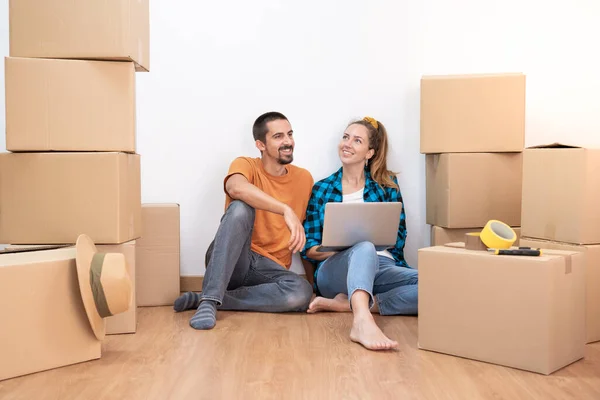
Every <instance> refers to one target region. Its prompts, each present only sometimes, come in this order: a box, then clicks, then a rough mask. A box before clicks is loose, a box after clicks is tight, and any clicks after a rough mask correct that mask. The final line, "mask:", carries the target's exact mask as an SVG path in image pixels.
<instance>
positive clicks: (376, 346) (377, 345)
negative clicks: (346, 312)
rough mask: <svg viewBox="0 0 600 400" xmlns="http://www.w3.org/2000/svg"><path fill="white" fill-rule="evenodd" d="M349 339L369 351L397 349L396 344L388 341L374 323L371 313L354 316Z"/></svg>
mask: <svg viewBox="0 0 600 400" xmlns="http://www.w3.org/2000/svg"><path fill="white" fill-rule="evenodd" d="M350 339H352V341H353V342H356V343H360V344H362V345H363V346H364V347H366V348H367V349H369V350H391V349H397V348H398V342H396V341H394V340H391V339H389V338H388V337H387V336H385V335H384V334H383V332H382V331H381V329H379V327H378V326H377V324H376V323H375V320H374V319H373V316H372V315H371V313H365V314H364V315H360V316H359V315H355V316H354V322H353V323H352V329H351V330H350Z"/></svg>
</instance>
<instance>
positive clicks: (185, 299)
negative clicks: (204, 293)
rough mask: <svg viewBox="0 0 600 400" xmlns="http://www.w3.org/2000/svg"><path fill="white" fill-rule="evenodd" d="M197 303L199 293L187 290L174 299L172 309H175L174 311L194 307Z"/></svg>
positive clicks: (198, 301) (196, 306) (198, 302)
mask: <svg viewBox="0 0 600 400" xmlns="http://www.w3.org/2000/svg"><path fill="white" fill-rule="evenodd" d="M199 305H200V293H194V292H187V293H184V294H182V295H181V296H179V298H178V299H177V300H175V304H174V305H173V309H175V312H181V311H186V310H193V309H196V308H198V306H199Z"/></svg>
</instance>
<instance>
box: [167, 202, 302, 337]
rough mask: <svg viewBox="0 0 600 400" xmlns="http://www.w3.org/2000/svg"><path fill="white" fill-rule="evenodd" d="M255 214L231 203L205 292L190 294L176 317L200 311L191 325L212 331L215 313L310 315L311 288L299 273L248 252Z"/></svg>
mask: <svg viewBox="0 0 600 400" xmlns="http://www.w3.org/2000/svg"><path fill="white" fill-rule="evenodd" d="M254 217H255V210H254V208H252V207H250V206H249V205H247V204H246V203H244V202H242V201H239V200H236V201H233V202H232V203H231V204H230V205H229V207H228V208H227V211H226V212H225V214H224V215H223V217H222V218H221V224H220V225H219V229H218V230H217V234H216V235H215V239H214V241H213V243H212V244H211V247H212V249H211V248H209V250H208V252H207V260H208V262H207V267H206V273H205V275H204V282H203V284H202V293H193V292H187V293H185V294H183V295H181V296H180V297H179V298H178V299H177V300H176V301H175V304H174V309H175V311H177V312H180V311H185V310H190V309H194V308H195V309H197V311H196V313H195V314H194V316H193V317H192V318H191V320H190V325H191V326H192V327H193V328H195V329H211V328H213V327H214V326H215V324H216V314H217V312H216V310H217V309H219V310H237V311H257V312H295V311H306V310H307V308H308V304H309V302H310V299H311V297H312V292H313V291H312V287H311V285H310V283H308V281H307V280H306V279H304V278H302V277H301V276H299V275H298V274H296V273H294V272H292V271H289V270H287V269H285V268H283V267H282V266H280V265H279V264H277V263H276V262H274V261H272V260H270V259H269V258H267V257H264V256H262V255H260V254H258V253H255V252H253V251H252V250H250V244H251V238H252V229H253V226H254Z"/></svg>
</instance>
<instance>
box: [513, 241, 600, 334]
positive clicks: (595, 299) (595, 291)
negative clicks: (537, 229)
mask: <svg viewBox="0 0 600 400" xmlns="http://www.w3.org/2000/svg"><path fill="white" fill-rule="evenodd" d="M520 246H528V247H535V248H541V249H556V250H566V251H579V252H582V253H584V254H585V293H586V295H585V296H586V304H585V308H586V311H585V314H586V342H587V343H592V342H597V341H599V340H600V245H587V246H578V245H573V244H568V243H558V242H550V241H547V240H538V239H532V238H521V240H520ZM544 251H545V250H542V252H544Z"/></svg>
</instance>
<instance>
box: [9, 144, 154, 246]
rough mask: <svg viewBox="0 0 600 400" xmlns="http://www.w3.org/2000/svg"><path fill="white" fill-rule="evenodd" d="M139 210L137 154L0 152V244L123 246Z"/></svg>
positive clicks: (138, 223)
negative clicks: (82, 240) (87, 241)
mask: <svg viewBox="0 0 600 400" xmlns="http://www.w3.org/2000/svg"><path fill="white" fill-rule="evenodd" d="M141 209H142V204H141V187H140V156H139V155H137V154H129V153H110V152H106V153H104V152H100V153H0V210H1V212H0V243H13V244H63V243H65V244H71V243H75V242H76V241H77V237H78V236H79V235H80V234H82V233H85V234H87V235H89V236H90V237H91V238H92V240H93V241H94V243H97V244H120V243H125V242H128V241H130V240H134V239H136V238H138V237H140V236H141V233H142V218H141Z"/></svg>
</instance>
